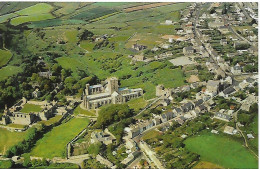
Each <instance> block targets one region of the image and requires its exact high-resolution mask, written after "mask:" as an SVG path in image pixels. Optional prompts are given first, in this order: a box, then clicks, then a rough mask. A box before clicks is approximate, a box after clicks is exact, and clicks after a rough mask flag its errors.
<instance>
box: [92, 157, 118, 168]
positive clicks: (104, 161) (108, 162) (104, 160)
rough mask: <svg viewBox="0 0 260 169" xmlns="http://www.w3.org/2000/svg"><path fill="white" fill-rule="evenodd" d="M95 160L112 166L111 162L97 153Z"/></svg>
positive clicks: (109, 166)
mask: <svg viewBox="0 0 260 169" xmlns="http://www.w3.org/2000/svg"><path fill="white" fill-rule="evenodd" d="M96 160H97V161H99V162H100V163H101V164H104V165H106V166H107V167H108V168H112V167H113V166H114V165H113V163H111V162H110V161H108V160H107V159H105V158H104V157H102V156H101V155H99V154H98V155H97V157H96Z"/></svg>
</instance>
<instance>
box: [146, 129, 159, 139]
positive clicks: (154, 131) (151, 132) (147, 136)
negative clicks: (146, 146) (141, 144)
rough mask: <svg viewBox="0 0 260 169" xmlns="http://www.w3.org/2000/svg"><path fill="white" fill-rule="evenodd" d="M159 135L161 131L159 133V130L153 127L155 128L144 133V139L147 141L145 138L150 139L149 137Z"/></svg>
mask: <svg viewBox="0 0 260 169" xmlns="http://www.w3.org/2000/svg"><path fill="white" fill-rule="evenodd" d="M158 135H160V133H159V132H158V131H157V130H155V129H153V130H151V131H148V132H146V133H145V134H144V135H143V137H142V139H143V140H144V141H145V140H148V139H152V138H155V137H157V136H158Z"/></svg>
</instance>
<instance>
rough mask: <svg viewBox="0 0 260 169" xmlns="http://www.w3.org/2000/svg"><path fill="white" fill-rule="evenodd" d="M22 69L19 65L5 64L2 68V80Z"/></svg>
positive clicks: (0, 71) (0, 77) (0, 74)
mask: <svg viewBox="0 0 260 169" xmlns="http://www.w3.org/2000/svg"><path fill="white" fill-rule="evenodd" d="M21 71H22V68H20V67H18V66H5V67H3V68H1V69H0V81H2V80H4V79H6V78H8V77H9V76H12V75H15V74H17V73H19V72H21Z"/></svg>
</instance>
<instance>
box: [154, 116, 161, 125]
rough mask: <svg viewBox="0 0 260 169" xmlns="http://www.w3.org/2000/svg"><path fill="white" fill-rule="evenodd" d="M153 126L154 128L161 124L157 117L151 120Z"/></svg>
mask: <svg viewBox="0 0 260 169" xmlns="http://www.w3.org/2000/svg"><path fill="white" fill-rule="evenodd" d="M153 124H154V125H155V126H157V125H159V124H161V120H160V118H158V117H156V118H154V119H153Z"/></svg>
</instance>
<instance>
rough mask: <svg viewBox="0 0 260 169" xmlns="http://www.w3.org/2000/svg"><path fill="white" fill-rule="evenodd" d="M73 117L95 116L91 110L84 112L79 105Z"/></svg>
mask: <svg viewBox="0 0 260 169" xmlns="http://www.w3.org/2000/svg"><path fill="white" fill-rule="evenodd" d="M73 113H74V114H75V115H78V114H82V115H86V116H96V114H95V112H94V111H92V110H84V109H82V108H81V107H80V105H79V106H78V107H77V108H76V109H75V110H74V112H73Z"/></svg>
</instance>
